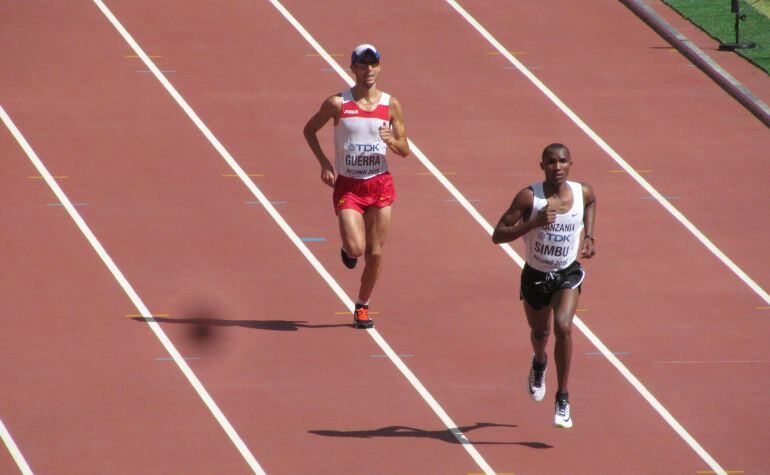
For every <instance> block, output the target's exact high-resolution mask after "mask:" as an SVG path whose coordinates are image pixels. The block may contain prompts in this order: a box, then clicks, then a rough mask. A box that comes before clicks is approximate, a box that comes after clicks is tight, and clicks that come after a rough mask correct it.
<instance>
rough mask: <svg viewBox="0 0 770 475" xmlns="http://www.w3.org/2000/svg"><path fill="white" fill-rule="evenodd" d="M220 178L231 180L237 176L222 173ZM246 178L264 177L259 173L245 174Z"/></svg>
mask: <svg viewBox="0 0 770 475" xmlns="http://www.w3.org/2000/svg"><path fill="white" fill-rule="evenodd" d="M222 176H223V177H227V178H232V177H237V176H238V175H236V174H235V173H223V174H222ZM246 176H248V177H255V176H257V177H259V176H265V175H263V174H261V173H247V174H246Z"/></svg>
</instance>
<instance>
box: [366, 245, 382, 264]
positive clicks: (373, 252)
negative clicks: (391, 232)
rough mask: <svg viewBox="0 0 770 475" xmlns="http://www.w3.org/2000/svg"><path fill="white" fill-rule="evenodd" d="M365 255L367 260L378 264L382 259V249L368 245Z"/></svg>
mask: <svg viewBox="0 0 770 475" xmlns="http://www.w3.org/2000/svg"><path fill="white" fill-rule="evenodd" d="M364 257H365V258H366V262H371V263H373V264H374V263H377V264H378V263H380V261H382V249H381V248H376V249H374V248H371V247H367V248H366V252H365V253H364Z"/></svg>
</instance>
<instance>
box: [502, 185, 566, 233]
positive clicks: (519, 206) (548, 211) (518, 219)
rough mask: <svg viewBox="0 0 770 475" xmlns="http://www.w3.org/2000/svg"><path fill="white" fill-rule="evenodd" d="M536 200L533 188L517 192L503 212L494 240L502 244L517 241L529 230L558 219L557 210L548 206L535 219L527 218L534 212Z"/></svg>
mask: <svg viewBox="0 0 770 475" xmlns="http://www.w3.org/2000/svg"><path fill="white" fill-rule="evenodd" d="M534 202H535V195H534V193H533V192H532V188H524V189H523V190H521V191H519V192H518V193H516V197H515V198H514V199H513V202H512V203H511V206H510V207H509V208H508V210H507V211H506V212H505V213H503V216H502V218H500V222H498V223H497V226H495V231H494V232H493V233H492V242H494V243H495V244H501V243H504V242H511V241H515V240H516V239H518V238H520V237H521V236H523V235H525V234H527V233H528V232H529V231H531V230H533V229H535V228H538V227H540V226H543V225H546V224H548V223H552V222H553V221H554V220H555V219H556V210H555V209H552V208H550V207H548V206H546V207H545V208H543V209H541V210H540V212H539V213H538V214H537V217H536V218H535V219H532V220H527V219H528V218H529V213H531V212H532V205H533V203H534Z"/></svg>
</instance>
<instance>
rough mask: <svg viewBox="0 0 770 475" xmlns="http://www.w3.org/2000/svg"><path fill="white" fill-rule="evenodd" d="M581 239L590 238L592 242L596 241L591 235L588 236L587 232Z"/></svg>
mask: <svg viewBox="0 0 770 475" xmlns="http://www.w3.org/2000/svg"><path fill="white" fill-rule="evenodd" d="M583 239H590V240H591V242H593V243H595V242H596V239H594V237H593V236H589V235H588V234H586V235H585V236H583Z"/></svg>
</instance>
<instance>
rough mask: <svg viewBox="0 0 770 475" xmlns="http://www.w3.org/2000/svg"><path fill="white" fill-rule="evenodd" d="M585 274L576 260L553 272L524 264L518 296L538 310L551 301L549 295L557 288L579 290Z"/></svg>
mask: <svg viewBox="0 0 770 475" xmlns="http://www.w3.org/2000/svg"><path fill="white" fill-rule="evenodd" d="M585 275H586V273H585V270H583V266H582V265H580V263H579V262H578V261H575V262H573V263H572V264H570V265H569V266H567V267H565V268H564V269H561V270H558V271H554V272H541V271H539V270H537V269H534V268H532V267H530V266H529V265H528V264H525V265H524V270H522V271H521V291H520V298H521V299H522V300H526V301H527V303H528V304H530V305H531V306H532V308H534V309H535V310H540V309H541V308H543V307H545V306H546V305H549V304H550V303H551V297H552V296H553V294H554V293H556V291H557V290H560V289H578V292H579V291H580V287H581V285H582V283H583V278H584V277H585Z"/></svg>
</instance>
